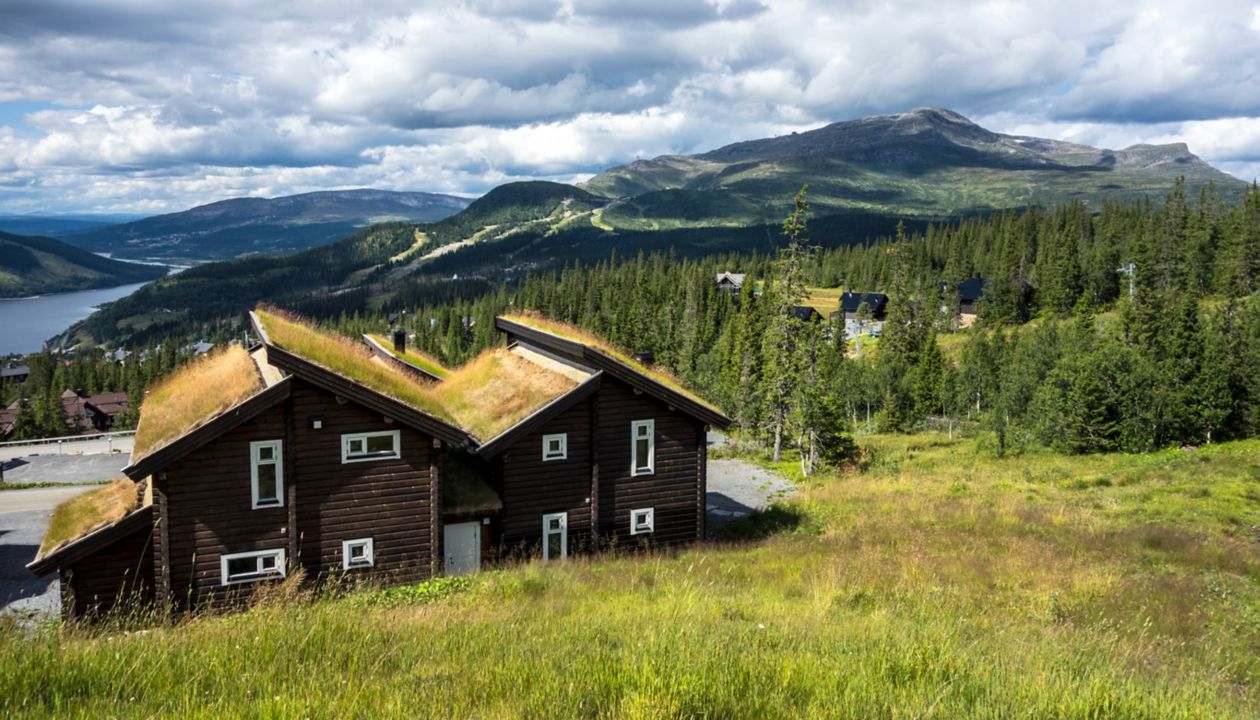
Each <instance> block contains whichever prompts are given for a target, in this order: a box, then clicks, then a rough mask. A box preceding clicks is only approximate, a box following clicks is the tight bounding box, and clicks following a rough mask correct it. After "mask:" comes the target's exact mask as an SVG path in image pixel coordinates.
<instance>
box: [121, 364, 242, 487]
mask: <svg viewBox="0 0 1260 720" xmlns="http://www.w3.org/2000/svg"><path fill="white" fill-rule="evenodd" d="M262 389H263V381H262V377H261V376H260V375H259V374H258V367H257V366H256V365H255V364H254V361H253V359H252V358H250V356H249V353H248V352H246V351H245V348H242V347H240V346H238V345H231V346H228V347H227V348H225V349H223V350H217V351H214V352H211V353H208V354H206V355H205V356H204V357H202V358H199V359H197V360H194V361H192V362H191V363H189V364H188V365H186V366H185V367H184V368H182V369H181V370H179V371H177V372H175V373H173V374H172V375H171V376H170V377H168V378H166V379H165V380H163V381H162V382H160V383H158V384H157V385H156V386H155V387H154V388H153V389H152V390H150V391H149V393H148V394H147V395H146V396H145V398H144V402H143V403H141V405H140V425H139V426H138V427H137V428H136V439H135V446H134V448H133V449H132V451H131V461H132V462H133V463H134V462H135V461H137V460H139V459H140V458H142V457H144V456H145V455H148V454H149V453H151V452H153V451H154V450H156V449H158V448H160V447H162V446H163V445H166V444H167V443H169V442H171V441H172V440H174V439H176V438H178V437H180V436H181V435H183V434H184V433H186V432H188V431H189V430H192V429H193V428H195V427H197V426H199V425H202V424H204V423H205V422H207V421H209V420H210V419H212V418H214V417H215V416H217V415H218V414H219V413H221V412H223V411H224V410H227V409H228V408H230V407H232V406H233V405H236V404H237V403H239V402H241V401H242V400H245V399H246V398H248V397H249V396H251V395H253V394H254V393H256V392H258V391H260V390H262Z"/></svg>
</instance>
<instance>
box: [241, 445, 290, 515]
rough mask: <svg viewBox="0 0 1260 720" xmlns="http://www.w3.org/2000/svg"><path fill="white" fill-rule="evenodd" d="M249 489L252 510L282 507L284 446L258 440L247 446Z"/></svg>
mask: <svg viewBox="0 0 1260 720" xmlns="http://www.w3.org/2000/svg"><path fill="white" fill-rule="evenodd" d="M249 457H250V464H249V488H250V498H251V505H250V507H252V508H253V509H255V510H257V509H259V508H269V507H281V506H283V505H284V444H283V442H281V441H280V440H259V441H257V442H252V443H250V444H249Z"/></svg>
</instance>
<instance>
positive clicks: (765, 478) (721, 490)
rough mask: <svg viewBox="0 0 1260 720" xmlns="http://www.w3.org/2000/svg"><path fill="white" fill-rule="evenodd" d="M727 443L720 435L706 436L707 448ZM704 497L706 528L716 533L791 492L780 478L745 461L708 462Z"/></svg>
mask: <svg viewBox="0 0 1260 720" xmlns="http://www.w3.org/2000/svg"><path fill="white" fill-rule="evenodd" d="M726 442H727V440H726V437H725V436H723V435H722V434H721V433H715V432H711V433H709V447H710V448H713V447H721V446H723V445H725V444H726ZM708 479H709V485H708V494H707V495H706V496H705V505H706V510H707V511H708V515H709V528H710V530H716V529H719V528H721V527H722V526H723V525H725V524H726V523H728V522H730V521H731V520H734V519H736V518H741V517H745V516H747V515H749V514H751V513H754V512H758V511H761V510H765V509H766V508H767V507H769V506H770V504H771V503H772V502H774V501H775V500H778V499H780V498H784V497H787V496H789V495H791V494H792V493H793V492H795V490H796V487H795V486H794V485H793V484H792V483H791V482H789V481H787V480H785V479H784V478H782V477H780V476H778V475H776V474H774V473H772V472H770V471H769V470H766V469H764V468H761V467H759V466H757V465H754V464H752V463H750V462H747V461H745V460H734V459H722V460H710V461H709V478H708Z"/></svg>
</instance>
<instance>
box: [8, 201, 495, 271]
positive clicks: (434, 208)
mask: <svg viewBox="0 0 1260 720" xmlns="http://www.w3.org/2000/svg"><path fill="white" fill-rule="evenodd" d="M469 202H470V201H468V200H465V199H463V198H458V197H454V196H451V195H437V194H434V193H422V192H390V191H386V190H337V191H329V192H313V193H304V194H301V195H289V196H287V197H278V198H234V199H232V200H223V201H221V202H216V203H211V204H209V205H201V206H199V207H195V208H192V209H191V210H185V211H183V212H177V213H171V214H168V215H158V216H155V217H150V218H145V219H143V220H137V221H135V222H129V223H124V224H120V225H111V226H109V227H103V228H94V229H88V230H85V231H83V232H76V233H71V234H63V235H62V237H63V239H65V240H66V242H69V243H72V244H74V245H77V246H78V247H81V248H84V249H86V250H91V251H93V252H106V253H111V254H113V255H115V256H117V257H127V258H157V259H179V260H189V259H191V260H225V259H229V258H234V257H238V256H240V255H243V254H246V253H289V252H295V251H298V250H305V249H307V248H311V247H315V246H317V245H325V244H328V243H330V242H333V241H335V240H338V239H340V238H343V237H345V236H346V235H349V234H350V233H352V232H354V231H355V230H357V229H359V228H362V227H366V226H368V225H375V224H377V223H384V222H411V223H426V222H433V221H436V220H441V219H442V218H445V217H448V216H450V215H453V214H455V213H457V212H459V211H460V210H462V209H464V208H465V207H467V206H468V203H469ZM0 227H3V225H0Z"/></svg>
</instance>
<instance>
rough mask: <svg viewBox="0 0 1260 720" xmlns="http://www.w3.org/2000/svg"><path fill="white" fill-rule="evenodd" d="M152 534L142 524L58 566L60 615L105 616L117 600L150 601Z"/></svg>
mask: <svg viewBox="0 0 1260 720" xmlns="http://www.w3.org/2000/svg"><path fill="white" fill-rule="evenodd" d="M153 535H154V529H153V526H152V525H150V524H146V525H145V526H144V527H141V528H139V529H137V530H135V531H133V532H131V533H129V534H128V535H127V536H126V537H124V538H122V539H120V540H117V541H115V542H113V543H111V544H110V545H109V546H107V547H105V548H103V549H101V550H98V551H97V552H95V553H92V554H91V555H89V556H88V557H86V558H83V559H82V560H79V561H78V562H74V563H71V564H69V565H67V566H65V567H62V568H60V577H61V588H62V602H64V603H66V605H65V606H63V607H62V613H63V615H69V616H71V617H76V618H91V617H99V616H101V615H105V614H106V613H108V612H110V611H111V610H113V609H114V608H115V607H116V606H117V605H118V604H119V603H120V602H122V603H132V602H139V603H141V604H143V605H148V604H150V603H152V602H153V588H154V574H153Z"/></svg>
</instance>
